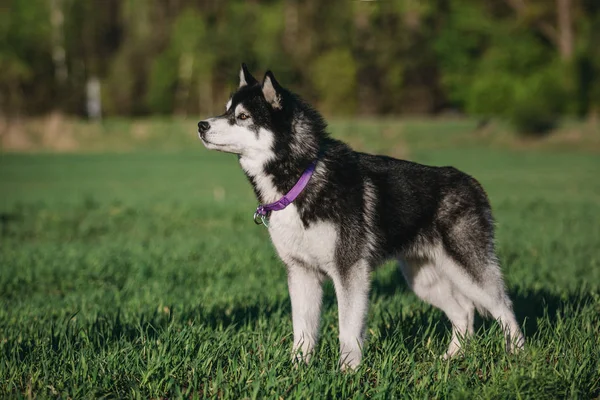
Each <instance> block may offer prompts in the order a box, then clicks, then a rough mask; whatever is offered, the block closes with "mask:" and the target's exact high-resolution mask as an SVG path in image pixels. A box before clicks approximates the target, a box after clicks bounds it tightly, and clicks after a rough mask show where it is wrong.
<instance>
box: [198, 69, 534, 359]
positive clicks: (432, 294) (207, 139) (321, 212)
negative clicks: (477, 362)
mask: <svg viewBox="0 0 600 400" xmlns="http://www.w3.org/2000/svg"><path fill="white" fill-rule="evenodd" d="M198 128H199V129H198V133H199V136H200V138H201V139H202V142H203V143H204V145H205V146H206V147H207V148H208V149H214V150H220V151H224V152H229V153H235V154H237V155H238V158H239V162H240V164H241V166H242V169H243V170H244V172H245V174H246V176H247V177H248V179H249V181H250V183H251V184H252V187H253V188H254V191H255V193H256V197H257V198H258V201H259V202H260V203H262V204H266V203H270V202H274V201H276V200H278V199H280V198H281V197H282V196H283V195H284V194H285V193H287V192H288V191H289V190H290V189H291V188H292V186H294V184H295V183H296V182H297V181H298V179H299V177H300V176H301V175H302V173H303V171H304V170H305V169H306V168H307V166H309V165H310V163H311V162H313V161H314V160H318V161H317V164H316V169H315V172H314V174H313V176H312V178H311V180H310V181H309V183H308V186H307V187H306V188H305V189H304V191H303V192H302V193H301V194H300V195H299V196H298V198H297V199H296V200H295V201H294V202H293V203H292V204H290V205H289V206H288V207H287V208H285V209H284V210H281V211H274V212H272V213H271V215H270V220H269V227H268V229H269V234H270V235H271V239H272V241H273V244H274V245H275V248H276V250H277V252H278V253H279V256H280V257H281V259H282V260H283V262H284V263H285V264H286V266H287V272H288V285H289V292H290V297H291V302H292V317H293V326H294V354H295V357H296V358H295V359H296V360H298V359H302V360H304V361H308V360H309V358H310V356H311V353H312V351H313V349H314V347H315V343H316V342H317V337H318V331H319V319H320V312H321V298H322V295H323V292H322V283H323V280H325V279H332V280H333V283H334V286H335V291H336V295H337V300H338V307H339V333H340V336H339V339H340V364H341V366H342V368H345V367H352V368H355V367H356V366H358V364H359V363H360V360H361V356H362V347H363V340H364V335H365V318H366V314H367V299H368V294H369V281H370V273H371V271H372V270H373V269H374V268H375V267H376V266H377V265H379V264H381V263H382V262H383V261H385V260H388V259H397V260H399V263H400V268H401V270H402V273H403V275H404V277H405V278H406V280H407V282H408V284H409V286H410V287H411V288H412V290H413V291H414V292H415V293H416V295H417V296H419V297H420V298H421V299H423V300H424V301H426V302H428V303H430V304H432V305H434V306H436V307H438V308H440V309H441V310H443V311H444V313H446V315H447V316H448V318H449V319H450V321H451V322H452V327H453V328H452V339H451V342H450V345H449V347H448V350H447V352H446V353H445V357H451V356H453V355H455V354H457V353H458V352H459V350H460V347H461V342H462V340H463V338H466V337H468V336H469V335H470V334H472V333H473V317H474V312H475V309H476V308H477V309H478V310H479V311H480V312H484V313H489V314H490V315H491V316H493V317H494V318H495V319H497V320H498V321H499V322H500V323H501V324H502V326H503V328H504V330H505V334H506V346H507V350H508V351H511V350H514V349H516V348H520V347H522V346H523V341H524V339H523V336H522V334H521V331H520V329H519V326H518V324H517V321H516V320H515V316H514V313H513V311H512V305H511V301H510V299H509V298H508V296H507V294H506V290H505V287H504V283H503V279H502V274H501V272H500V268H499V265H498V260H497V258H496V254H495V250H494V222H493V219H492V213H491V209H490V205H489V202H488V199H487V196H486V194H485V192H484V190H483V188H482V187H481V186H480V185H479V183H478V182H477V181H476V180H475V179H473V178H472V177H470V176H469V175H467V174H465V173H463V172H460V171H458V170H456V169H455V168H452V167H429V166H425V165H420V164H416V163H413V162H409V161H403V160H397V159H394V158H390V157H385V156H376V155H370V154H365V153H359V152H355V151H353V150H352V149H351V148H350V147H348V146H347V145H346V144H344V143H342V142H340V141H338V140H335V139H332V138H330V137H329V136H328V134H327V132H326V125H325V122H324V121H323V118H322V117H321V116H320V115H319V113H318V112H317V111H315V110H314V109H313V108H311V107H310V106H309V105H307V104H306V103H305V102H303V101H302V100H301V99H300V98H298V97H297V96H296V95H294V94H292V93H291V92H290V91H288V90H286V89H284V88H282V87H281V86H280V85H279V84H278V83H277V81H276V80H275V78H274V76H273V74H272V73H271V72H270V71H269V72H267V73H266V75H265V78H264V81H263V83H262V84H260V83H259V82H257V81H256V79H255V78H254V77H253V76H252V75H251V74H250V73H249V72H248V70H247V68H246V66H245V65H242V69H241V71H240V85H239V88H238V90H237V91H236V92H235V93H234V94H233V95H232V97H231V99H230V100H229V102H228V103H227V106H226V111H225V113H224V114H222V115H220V116H218V117H214V118H210V119H208V120H205V121H200V122H199V123H198ZM249 212H250V210H249Z"/></svg>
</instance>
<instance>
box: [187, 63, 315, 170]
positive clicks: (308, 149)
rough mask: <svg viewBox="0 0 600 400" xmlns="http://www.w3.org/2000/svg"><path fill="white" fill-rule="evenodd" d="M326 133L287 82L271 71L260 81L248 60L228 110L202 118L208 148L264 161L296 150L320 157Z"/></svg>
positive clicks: (201, 131) (200, 131)
mask: <svg viewBox="0 0 600 400" xmlns="http://www.w3.org/2000/svg"><path fill="white" fill-rule="evenodd" d="M324 132H325V124H324V122H323V120H322V118H321V117H320V115H319V114H318V113H317V112H316V111H314V110H313V109H312V108H311V107H309V106H308V105H306V104H305V103H304V102H303V101H302V100H300V99H299V98H298V97H297V96H295V95H293V94H292V93H290V92H289V91H288V90H286V89H284V88H283V87H281V85H279V83H278V82H277V80H275V77H274V76H273V73H272V72H271V71H268V72H267V73H266V74H265V77H264V79H263V82H262V83H259V82H258V81H257V80H256V79H255V78H254V77H253V76H252V75H251V74H250V72H249V71H248V68H247V67H246V65H245V64H242V68H241V70H240V84H239V87H238V89H237V91H236V92H235V93H234V94H233V95H232V96H231V98H230V99H229V101H228V102H227V105H226V106H225V113H224V114H222V115H220V116H217V117H213V118H209V119H206V120H204V121H200V122H199V123H198V136H199V137H200V139H201V140H202V142H203V143H204V145H205V146H206V148H208V149H211V150H219V151H223V152H227V153H234V154H238V155H239V156H240V159H241V160H244V159H246V160H255V161H259V162H260V163H261V164H264V163H266V162H268V161H269V160H272V159H275V158H276V157H277V156H280V157H291V156H293V155H292V154H291V153H292V152H294V153H295V154H294V155H295V156H296V157H298V156H299V155H300V154H304V153H306V155H307V156H309V155H308V153H311V154H314V155H315V156H316V153H317V152H318V147H319V140H320V138H321V137H322V136H324V135H325V133H324Z"/></svg>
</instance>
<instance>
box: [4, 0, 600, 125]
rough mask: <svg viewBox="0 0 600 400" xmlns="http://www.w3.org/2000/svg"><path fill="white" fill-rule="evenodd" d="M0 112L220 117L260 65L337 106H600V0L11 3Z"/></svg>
mask: <svg viewBox="0 0 600 400" xmlns="http://www.w3.org/2000/svg"><path fill="white" fill-rule="evenodd" d="M2 3H3V5H1V6H0V9H1V11H0V96H1V97H0V109H1V111H2V113H3V114H5V115H37V114H44V113H48V112H52V111H60V112H64V113H67V114H74V115H85V114H86V104H87V98H88V95H87V91H89V88H91V87H93V85H94V84H96V86H99V87H100V93H101V104H102V114H103V115H124V116H140V115H149V114H177V115H208V114H213V113H216V112H220V111H221V110H222V108H223V104H224V103H225V102H226V98H227V96H228V94H229V92H230V91H231V90H233V89H234V88H235V85H236V83H237V73H238V70H239V65H240V63H241V62H242V61H245V62H246V63H247V64H248V65H249V66H250V67H251V69H252V70H253V71H254V72H255V73H256V74H257V75H260V76H262V74H263V73H264V71H265V70H266V69H272V70H273V71H274V72H275V74H276V76H277V77H278V79H279V81H280V82H281V83H282V84H283V85H285V86H288V87H290V88H292V89H293V90H295V91H298V92H300V93H301V94H302V95H303V96H304V97H305V98H307V99H308V100H309V101H312V102H315V103H316V104H318V106H319V107H320V109H321V110H323V111H324V112H325V113H326V114H329V115H331V114H335V115H350V114H351V115H390V114H392V115H398V114H410V115H414V114H421V115H422V114H438V113H452V114H468V115H477V116H499V117H507V118H512V119H518V118H520V117H522V116H523V115H525V116H526V117H527V116H532V115H534V116H535V117H536V119H537V121H538V123H539V122H541V123H544V122H545V121H547V120H551V119H553V118H557V117H558V116H565V115H568V116H579V117H584V116H589V115H594V114H595V113H596V112H597V110H599V109H600V79H599V78H600V1H598V0H422V1H419V0H395V1H394V0H375V1H349V0H336V1H320V0H307V1H299V0H278V1H250V0H249V1H241V0H231V1H216V0H157V1H150V0H87V1H85V0H9V1H6V0H4V1H3V2H2Z"/></svg>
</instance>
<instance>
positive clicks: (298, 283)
mask: <svg viewBox="0 0 600 400" xmlns="http://www.w3.org/2000/svg"><path fill="white" fill-rule="evenodd" d="M322 283H323V278H322V275H321V274H320V273H319V272H317V271H315V270H312V269H310V268H308V267H305V266H303V265H297V264H292V265H290V264H288V289H289V291H290V298H291V301H292V319H293V325H294V347H293V357H294V358H293V359H294V362H298V361H301V360H302V361H304V362H306V363H308V361H309V360H310V357H311V354H312V352H313V350H314V347H315V345H316V343H317V339H318V336H319V320H320V317H321V302H322V298H323V286H322Z"/></svg>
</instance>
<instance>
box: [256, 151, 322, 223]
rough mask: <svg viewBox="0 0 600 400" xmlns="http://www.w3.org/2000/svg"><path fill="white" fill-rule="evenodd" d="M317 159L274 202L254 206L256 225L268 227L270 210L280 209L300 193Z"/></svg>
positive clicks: (290, 202)
mask: <svg viewBox="0 0 600 400" xmlns="http://www.w3.org/2000/svg"><path fill="white" fill-rule="evenodd" d="M317 161H318V159H317V160H315V161H313V162H312V163H310V165H309V166H308V167H307V168H306V169H305V170H304V172H303V173H302V176H301V177H300V179H298V182H296V184H295V185H294V187H293V188H291V189H290V191H289V192H287V193H286V194H285V195H284V196H283V197H282V198H281V199H279V200H277V201H276V202H274V203H269V204H260V205H259V206H258V207H257V208H256V212H255V213H254V223H256V224H257V225H261V224H262V225H264V226H266V227H267V228H268V227H269V215H270V213H271V211H280V210H283V209H284V208H286V207H287V206H289V205H290V204H292V202H293V201H294V200H296V197H298V196H299V195H300V193H302V191H303V190H304V188H305V187H306V185H308V181H310V178H311V177H312V175H313V172H315V166H316V165H317Z"/></svg>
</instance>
